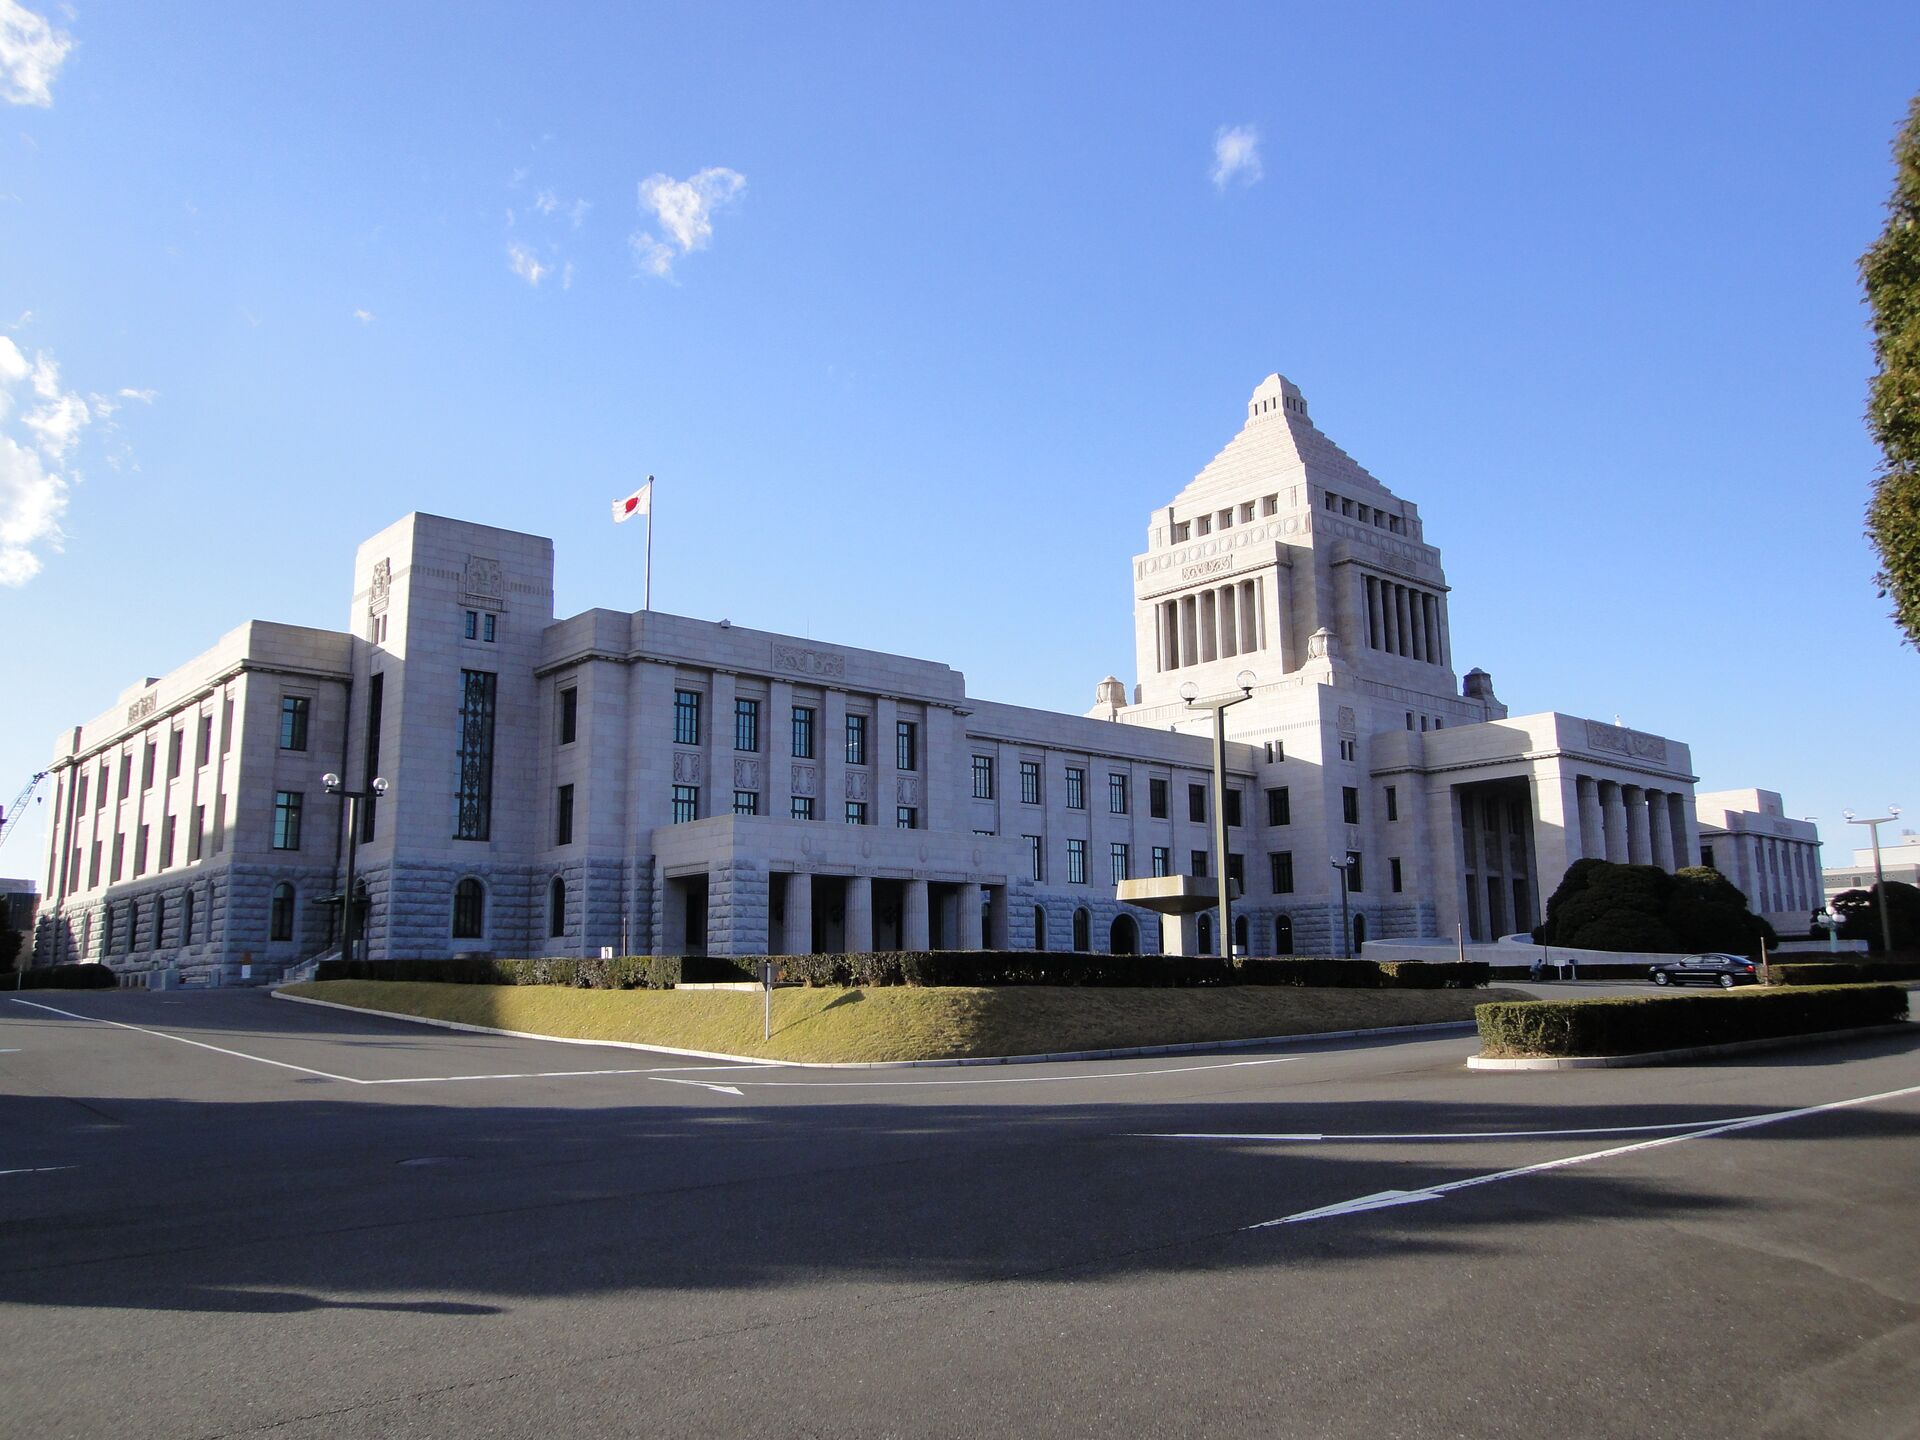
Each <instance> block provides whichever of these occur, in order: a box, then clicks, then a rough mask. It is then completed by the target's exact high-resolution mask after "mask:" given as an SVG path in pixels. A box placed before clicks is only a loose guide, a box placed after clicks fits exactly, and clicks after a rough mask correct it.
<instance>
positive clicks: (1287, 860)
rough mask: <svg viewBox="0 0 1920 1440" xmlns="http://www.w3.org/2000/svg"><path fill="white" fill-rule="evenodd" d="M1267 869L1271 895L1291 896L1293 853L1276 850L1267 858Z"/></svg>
mask: <svg viewBox="0 0 1920 1440" xmlns="http://www.w3.org/2000/svg"><path fill="white" fill-rule="evenodd" d="M1267 867H1268V870H1269V872H1270V878H1271V879H1272V882H1273V893H1274V894H1276V895H1291V894H1292V893H1293V852H1292V851H1291V850H1276V851H1274V852H1273V853H1272V854H1270V855H1269V856H1267Z"/></svg>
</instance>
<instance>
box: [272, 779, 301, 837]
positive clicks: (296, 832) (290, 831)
mask: <svg viewBox="0 0 1920 1440" xmlns="http://www.w3.org/2000/svg"><path fill="white" fill-rule="evenodd" d="M303 798H304V797H303V795H302V793H301V792H300V791H298V790H276V791H274V792H273V848H274V849H276V850H298V849H299V848H300V805H301V801H302V799H303Z"/></svg>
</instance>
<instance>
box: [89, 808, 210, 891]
mask: <svg viewBox="0 0 1920 1440" xmlns="http://www.w3.org/2000/svg"><path fill="white" fill-rule="evenodd" d="M206 833H207V807H206V806H204V805H196V806H194V807H193V832H192V833H191V834H190V835H188V836H187V860H188V862H189V863H191V862H192V861H195V860H198V859H199V858H200V846H201V844H202V843H203V837H204V836H205V835H206ZM93 861H94V865H93V868H94V872H95V874H96V875H97V874H98V873H99V870H100V847H99V846H98V845H95V846H94V847H93Z"/></svg>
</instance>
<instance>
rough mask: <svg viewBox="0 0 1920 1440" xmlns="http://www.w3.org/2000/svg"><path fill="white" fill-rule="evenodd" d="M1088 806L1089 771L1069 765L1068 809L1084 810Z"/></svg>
mask: <svg viewBox="0 0 1920 1440" xmlns="http://www.w3.org/2000/svg"><path fill="white" fill-rule="evenodd" d="M1086 808H1087V772H1086V771H1084V770H1078V769H1075V768H1074V767H1073V766H1071V765H1069V766H1068V767H1067V809H1069V810H1084V809H1086Z"/></svg>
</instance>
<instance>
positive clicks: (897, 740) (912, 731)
mask: <svg viewBox="0 0 1920 1440" xmlns="http://www.w3.org/2000/svg"><path fill="white" fill-rule="evenodd" d="M893 768H894V769H896V770H918V769H919V768H920V727H919V726H918V725H916V724H914V722H913V721H911V720H902V721H899V722H898V723H897V724H896V725H895V726H894V727H893Z"/></svg>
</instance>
